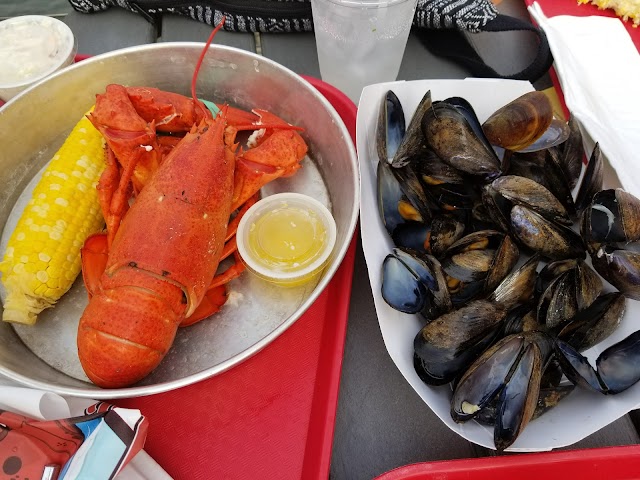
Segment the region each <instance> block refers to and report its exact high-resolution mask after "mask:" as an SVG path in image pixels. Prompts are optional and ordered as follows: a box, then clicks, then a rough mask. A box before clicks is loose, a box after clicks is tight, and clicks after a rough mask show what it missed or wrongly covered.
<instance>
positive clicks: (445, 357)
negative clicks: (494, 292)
mask: <svg viewBox="0 0 640 480" xmlns="http://www.w3.org/2000/svg"><path fill="white" fill-rule="evenodd" d="M505 315H506V310H504V309H503V308H502V307H501V306H500V305H497V304H493V303H491V302H487V301H485V300H478V301H474V302H471V303H469V304H468V305H466V306H464V307H462V308H460V309H458V310H454V311H452V312H449V313H446V314H444V315H441V316H440V317H438V318H436V319H435V320H433V321H432V322H430V323H428V324H427V325H426V326H425V327H424V328H422V330H420V332H418V334H417V335H416V337H415V339H414V342H413V347H414V354H415V355H414V367H415V368H416V372H417V373H418V375H419V376H420V378H421V379H422V381H424V382H425V383H427V384H429V385H444V384H446V383H449V382H451V381H452V380H454V379H455V378H456V377H457V376H458V375H459V374H460V373H462V372H463V371H464V370H465V369H466V368H467V367H468V366H469V365H470V364H471V362H473V361H474V360H475V359H476V357H477V356H478V355H479V354H480V353H481V352H482V351H483V350H484V349H486V348H487V347H488V346H489V345H490V344H491V343H492V342H493V341H494V339H495V337H496V335H497V333H498V332H499V330H500V324H501V322H502V321H503V320H504V317H505Z"/></svg>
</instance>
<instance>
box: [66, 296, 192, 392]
mask: <svg viewBox="0 0 640 480" xmlns="http://www.w3.org/2000/svg"><path fill="white" fill-rule="evenodd" d="M176 290H179V289H177V288H176ZM177 293H179V292H177ZM179 295H182V294H181V293H179ZM181 318H182V315H179V314H177V313H176V312H175V310H174V309H172V308H171V306H170V305H168V304H167V302H166V301H165V300H163V299H162V298H160V297H159V296H158V295H156V294H154V293H153V292H151V291H149V290H146V289H142V288H135V287H121V288H115V289H111V290H106V291H102V292H99V293H98V294H96V295H94V296H93V297H92V298H91V301H90V302H89V305H88V306H87V308H86V309H85V311H84V313H83V315H82V318H81V319H80V326H79V329H78V355H79V357H80V362H81V364H82V368H83V369H84V371H85V373H86V374H87V376H88V377H89V379H90V380H91V381H92V382H93V383H95V384H96V385H98V386H100V387H103V388H120V387H125V386H128V385H131V384H133V383H136V382H138V381H139V380H141V379H142V378H144V377H145V376H147V375H148V374H149V373H151V371H153V370H154V369H155V368H156V367H157V366H158V364H159V363H160V362H161V361H162V359H163V358H164V356H165V355H166V353H167V351H168V350H169V348H170V347H171V344H172V343H173V339H174V337H175V335H176V330H177V328H178V325H179V323H180V320H181Z"/></svg>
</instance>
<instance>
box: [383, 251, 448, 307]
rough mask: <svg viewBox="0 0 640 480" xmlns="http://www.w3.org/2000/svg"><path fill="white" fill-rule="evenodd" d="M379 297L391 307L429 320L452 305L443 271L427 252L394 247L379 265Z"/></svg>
mask: <svg viewBox="0 0 640 480" xmlns="http://www.w3.org/2000/svg"><path fill="white" fill-rule="evenodd" d="M382 298H383V299H384V301H385V302H387V304H388V305H389V306H390V307H392V308H394V309H395V310H398V311H401V312H404V313H420V314H422V315H423V316H424V317H425V318H426V319H433V318H436V317H438V316H440V315H441V314H443V313H445V312H448V311H449V310H451V308H452V304H451V300H450V297H449V292H448V290H447V286H446V281H445V279H444V273H443V272H442V267H441V266H440V263H439V262H438V260H436V259H435V258H434V257H432V256H431V255H427V254H422V253H420V252H416V251H413V250H409V249H403V248H394V249H393V252H392V253H391V254H389V255H387V257H386V258H385V259H384V262H383V264H382Z"/></svg>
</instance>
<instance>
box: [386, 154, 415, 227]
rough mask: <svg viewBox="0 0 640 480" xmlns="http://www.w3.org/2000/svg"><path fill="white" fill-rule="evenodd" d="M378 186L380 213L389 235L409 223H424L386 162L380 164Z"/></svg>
mask: <svg viewBox="0 0 640 480" xmlns="http://www.w3.org/2000/svg"><path fill="white" fill-rule="evenodd" d="M377 184H378V189H377V198H378V212H379V213H380V218H381V219H382V223H383V224H384V226H385V228H386V229H387V232H389V234H393V232H394V230H395V229H396V227H397V226H398V225H401V224H403V223H405V222H407V221H414V222H422V221H423V219H422V216H421V215H420V212H418V210H416V208H415V207H414V206H413V205H412V204H411V202H409V201H408V200H407V198H406V197H405V195H404V193H403V191H402V189H401V188H400V184H399V183H398V180H397V179H396V177H395V175H394V174H393V172H392V171H391V166H389V164H387V163H386V162H378V170H377Z"/></svg>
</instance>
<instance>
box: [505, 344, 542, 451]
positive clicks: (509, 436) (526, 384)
mask: <svg viewBox="0 0 640 480" xmlns="http://www.w3.org/2000/svg"><path fill="white" fill-rule="evenodd" d="M542 362H543V358H542V352H541V351H540V349H539V347H538V345H537V344H536V343H535V342H532V343H529V344H528V345H526V346H525V347H524V351H523V353H522V356H521V357H520V359H519V361H518V363H517V364H516V367H515V369H513V370H512V371H511V372H510V377H509V380H508V381H507V382H506V384H505V387H504V389H503V390H502V391H501V392H500V396H499V398H498V410H497V414H496V425H495V427H494V429H493V442H494V444H495V446H496V449H497V450H498V451H500V452H501V451H503V450H505V449H507V448H508V447H509V446H511V445H512V444H513V442H515V441H516V439H517V438H518V435H520V433H521V432H522V431H523V430H524V429H525V427H526V426H527V424H528V423H529V421H530V420H531V418H532V416H533V412H534V411H535V408H536V405H537V403H538V395H539V393H540V377H541V375H542Z"/></svg>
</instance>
